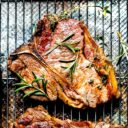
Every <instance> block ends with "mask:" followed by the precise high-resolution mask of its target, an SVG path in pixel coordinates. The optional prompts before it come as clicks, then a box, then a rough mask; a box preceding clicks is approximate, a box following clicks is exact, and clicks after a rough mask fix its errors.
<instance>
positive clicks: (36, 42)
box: [8, 15, 119, 108]
mask: <svg viewBox="0 0 128 128" xmlns="http://www.w3.org/2000/svg"><path fill="white" fill-rule="evenodd" d="M8 68H9V69H10V70H11V71H12V72H14V73H16V74H18V75H20V77H22V78H23V79H24V80H25V83H23V82H24V81H23V80H22V85H24V84H26V83H27V84H28V85H29V88H28V86H27V87H23V88H22V87H21V88H22V90H23V91H24V93H25V94H26V95H28V94H29V96H30V97H31V98H34V99H37V100H40V101H54V100H56V99H57V98H59V99H61V100H63V102H64V103H66V104H68V105H70V106H72V107H75V108H86V107H92V108H95V107H96V106H97V104H100V103H105V102H107V101H108V100H110V99H111V97H112V96H115V97H119V91H118V86H117V81H116V78H115V71H114V68H113V66H112V64H111V62H109V61H108V59H107V58H106V56H105V54H104V52H103V50H102V49H101V48H100V47H99V46H98V45H97V44H96V42H95V41H94V40H93V38H92V37H91V35H90V33H89V31H88V29H87V27H86V26H85V25H84V23H83V22H82V21H78V20H75V19H70V18H66V19H60V18H59V17H57V16H56V15H45V16H44V17H43V18H42V19H41V20H40V21H39V22H38V24H37V29H36V31H35V33H34V35H33V36H32V38H31V40H30V41H29V42H28V43H25V44H22V45H21V46H20V47H19V48H18V49H16V51H14V53H12V54H11V55H10V57H9V59H8ZM33 74H34V75H33ZM34 76H38V79H39V78H40V79H41V77H42V76H45V80H46V81H47V85H46V89H45V88H44V86H42V85H43V83H42V82H41V81H38V83H33V79H34V78H35V77H34ZM43 79H44V78H43ZM31 84H32V85H33V88H32V86H31ZM21 88H20V89H21ZM36 89H37V90H38V92H36ZM32 91H35V92H34V93H31V92H32ZM39 91H40V92H39ZM41 92H45V93H46V95H44V94H42V95H41ZM30 94H31V95H30Z"/></svg>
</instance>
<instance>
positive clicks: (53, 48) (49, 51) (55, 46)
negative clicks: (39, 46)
mask: <svg viewBox="0 0 128 128" xmlns="http://www.w3.org/2000/svg"><path fill="white" fill-rule="evenodd" d="M58 46H59V45H56V44H55V45H54V46H53V47H52V48H51V49H49V50H48V51H47V52H46V53H45V54H44V55H45V56H47V55H48V54H50V53H51V52H52V51H53V50H55V49H56V48H57V47H58Z"/></svg>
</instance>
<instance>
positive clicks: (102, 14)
mask: <svg viewBox="0 0 128 128" xmlns="http://www.w3.org/2000/svg"><path fill="white" fill-rule="evenodd" d="M102 8H104V0H102ZM102 37H103V40H102V41H103V50H104V15H103V14H102ZM104 118H105V104H104V105H103V120H104Z"/></svg>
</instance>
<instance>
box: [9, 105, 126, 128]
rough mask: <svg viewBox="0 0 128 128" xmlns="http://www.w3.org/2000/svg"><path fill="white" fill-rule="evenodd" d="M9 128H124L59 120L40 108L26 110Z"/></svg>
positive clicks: (107, 124) (100, 123)
mask: <svg viewBox="0 0 128 128" xmlns="http://www.w3.org/2000/svg"><path fill="white" fill-rule="evenodd" d="M10 128H124V127H122V126H119V125H111V124H109V123H105V122H98V123H93V122H90V121H71V120H70V119H66V120H60V119H58V118H55V117H52V116H50V115H49V114H48V112H47V111H46V110H45V109H44V108H43V107H42V106H38V107H35V108H28V109H27V110H26V112H25V113H24V114H23V115H21V116H20V117H19V118H18V119H17V120H16V122H15V123H14V124H11V125H10Z"/></svg>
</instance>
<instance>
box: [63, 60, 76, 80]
mask: <svg viewBox="0 0 128 128" xmlns="http://www.w3.org/2000/svg"><path fill="white" fill-rule="evenodd" d="M61 62H63V63H71V64H70V66H69V67H62V68H64V69H65V70H67V71H69V74H70V78H71V81H73V74H74V72H75V70H76V67H77V58H75V59H73V60H72V61H61Z"/></svg>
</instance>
